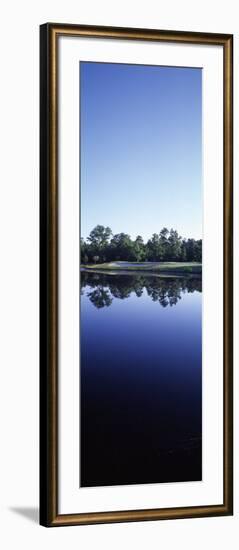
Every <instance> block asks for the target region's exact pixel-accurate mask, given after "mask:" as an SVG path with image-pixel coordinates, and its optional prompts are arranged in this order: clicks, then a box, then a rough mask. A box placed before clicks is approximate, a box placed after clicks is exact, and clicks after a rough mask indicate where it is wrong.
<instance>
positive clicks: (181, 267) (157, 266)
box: [81, 262, 202, 275]
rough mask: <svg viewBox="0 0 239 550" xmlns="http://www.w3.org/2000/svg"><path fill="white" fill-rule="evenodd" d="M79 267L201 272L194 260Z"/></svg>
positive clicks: (112, 263) (183, 272)
mask: <svg viewBox="0 0 239 550" xmlns="http://www.w3.org/2000/svg"><path fill="white" fill-rule="evenodd" d="M81 267H82V268H83V269H87V270H89V271H90V270H92V271H94V270H97V271H100V270H102V271H124V272H125V271H134V272H135V271H141V272H142V271H143V272H145V271H147V272H151V273H166V274H168V273H172V274H185V275H187V274H188V275H192V274H198V275H200V274H201V273H202V264H200V263H196V262H108V263H103V264H85V265H84V264H83V265H82V266H81Z"/></svg>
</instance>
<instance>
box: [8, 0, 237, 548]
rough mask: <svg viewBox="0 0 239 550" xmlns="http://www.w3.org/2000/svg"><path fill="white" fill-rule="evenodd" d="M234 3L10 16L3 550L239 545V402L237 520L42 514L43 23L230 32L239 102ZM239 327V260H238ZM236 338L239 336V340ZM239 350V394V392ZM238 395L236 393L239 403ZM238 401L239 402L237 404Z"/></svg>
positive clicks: (33, 6)
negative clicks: (74, 520) (123, 520)
mask: <svg viewBox="0 0 239 550" xmlns="http://www.w3.org/2000/svg"><path fill="white" fill-rule="evenodd" d="M237 4H238V2H236V1H234V0H228V1H227V3H226V4H225V3H222V4H221V5H220V3H219V1H218V0H217V1H216V0H211V1H210V2H209V1H208V0H207V1H205V0H201V1H200V2H198V3H195V2H192V1H190V0H181V1H180V2H178V1H177V0H175V1H174V2H173V1H172V0H169V1H168V2H167V3H166V2H163V3H161V2H160V1H159V0H156V1H155V2H154V1H152V0H148V1H147V2H144V1H141V0H138V1H130V0H127V1H124V0H121V1H120V2H112V0H111V1H110V0H109V1H104V0H102V1H101V2H99V1H97V0H95V1H94V2H93V1H91V0H88V1H87V2H80V1H79V0H75V1H73V0H67V1H66V0H65V1H64V2H61V1H60V0H52V1H50V0H47V1H46V0H41V2H38V3H36V2H34V3H30V2H27V1H26V0H22V1H21V2H16V0H15V1H14V2H8V4H7V3H5V4H4V9H3V8H2V10H1V23H2V25H1V48H0V52H1V85H0V93H1V101H0V121H1V122H0V131H1V153H2V154H1V163H0V170H1V177H0V186H1V197H0V224H1V227H0V253H1V256H0V258H1V269H0V277H1V284H0V293H1V295H0V314H1V327H0V329H1V332H0V334H1V346H0V355H1V357H0V365H1V382H0V407H1V414H0V422H1V428H0V433H1V452H0V461H1V464H0V500H1V511H0V523H1V526H0V543H1V546H2V548H4V550H5V549H6V550H8V549H12V548H18V547H20V548H22V547H24V548H25V549H26V550H28V549H31V548H34V549H36V550H37V549H40V548H42V547H43V548H45V549H47V550H48V549H50V548H52V547H54V548H59V549H60V550H61V549H62V550H63V549H65V548H66V547H68V548H70V549H71V548H82V549H83V548H84V550H85V549H86V550H88V549H93V548H97V549H99V548H100V549H101V548H102V549H103V548H104V549H111V548H114V549H115V548H116V549H121V548H124V547H125V548H130V547H133V548H140V549H141V548H142V549H143V548H145V547H147V548H159V547H160V548H163V549H174V548H175V547H177V549H178V548H179V549H180V548H182V549H186V550H187V549H191V548H192V547H193V548H194V549H196V550H197V549H199V548H200V549H201V548H203V547H204V546H205V547H208V546H210V545H213V547H214V548H217V549H224V548H226V547H228V548H230V550H231V549H232V550H234V549H236V548H237V547H238V536H239V504H238V496H239V469H238V464H239V445H238V443H239V439H238V436H239V406H238V404H235V416H236V421H235V457H236V460H235V515H234V517H228V518H207V519H193V520H177V521H166V522H149V523H135V524H122V525H107V526H105V525H103V526H92V527H70V528H69V527H67V528H57V529H45V528H43V527H39V526H38V524H37V507H38V207H39V201H38V130H39V128H38V25H39V24H40V23H44V22H46V21H57V22H68V23H71V22H72V23H88V24H104V25H118V26H120V25H122V26H136V27H137V26H138V27H155V28H165V29H178V30H180V29H181V30H192V31H212V32H228V33H234V35H235V42H234V46H235V50H234V53H235V89H234V93H235V98H238V97H239V86H238V85H239V64H238V58H239V55H238V54H239V23H238V16H237V11H238V10H237ZM234 113H235V118H234V125H235V144H234V147H235V152H236V154H235V174H234V177H235V198H234V201H235V208H236V211H235V256H236V252H237V251H238V250H239V215H238V213H239V204H238V201H239V193H238V176H239V174H238V150H239V149H238V146H239V143H238V132H239V130H238V128H239V105H238V101H236V100H235V102H234ZM235 260H236V263H237V265H236V269H235V281H236V282H237V284H236V285H235V310H236V315H235V317H236V319H235V320H236V327H235V328H236V330H235V334H236V335H237V332H238V330H239V326H238V320H239V317H238V312H239V300H238V296H239V295H238V290H239V286H238V284H239V283H238V281H239V271H238V268H239V264H238V256H236V257H235ZM235 339H236V338H235ZM238 352H239V348H238V344H236V346H235V390H236V388H238V387H239V385H238V382H239V379H238V378H239V377H238V369H239V362H238V360H239V354H238ZM236 399H237V401H238V399H239V397H238V391H237V392H236V391H235V401H236ZM238 402H239V401H238Z"/></svg>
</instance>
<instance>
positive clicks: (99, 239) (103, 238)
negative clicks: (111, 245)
mask: <svg viewBox="0 0 239 550" xmlns="http://www.w3.org/2000/svg"><path fill="white" fill-rule="evenodd" d="M111 235H112V231H111V229H110V227H104V226H103V225H96V227H94V229H92V231H91V232H90V235H89V237H87V240H88V241H89V243H90V245H91V246H92V247H97V248H98V249H101V248H104V247H105V246H106V245H107V244H108V242H109V238H110V237H111Z"/></svg>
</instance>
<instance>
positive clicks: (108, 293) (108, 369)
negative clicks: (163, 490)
mask: <svg viewBox="0 0 239 550" xmlns="http://www.w3.org/2000/svg"><path fill="white" fill-rule="evenodd" d="M81 293H82V296H81V411H80V412H81V453H80V456H81V465H80V472H81V476H80V477H81V486H85V487H89V486H102V485H121V484H132V483H159V482H175V481H196V480H201V478H202V464H201V463H202V461H201V397H202V396H201V374H202V373H201V370H202V369H201V279H200V278H170V277H167V278H160V277H157V276H154V275H146V276H141V275H128V274H124V275H122V274H120V275H119V274H102V273H92V272H91V273H86V272H83V273H81Z"/></svg>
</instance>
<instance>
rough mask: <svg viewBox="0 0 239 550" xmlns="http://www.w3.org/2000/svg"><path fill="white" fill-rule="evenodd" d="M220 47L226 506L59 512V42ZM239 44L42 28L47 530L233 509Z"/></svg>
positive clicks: (163, 34) (182, 35)
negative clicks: (237, 76) (238, 56)
mask: <svg viewBox="0 0 239 550" xmlns="http://www.w3.org/2000/svg"><path fill="white" fill-rule="evenodd" d="M63 35H64V36H66V35H67V36H81V37H86V38H87V37H97V38H111V39H112V38H115V39H121V40H124V39H127V40H136V39H137V40H142V41H148V40H151V41H164V42H173V43H175V44H177V43H178V44H180V43H187V44H202V45H203V44H204V45H220V46H222V47H223V53H224V84H223V87H224V113H223V116H224V137H223V139H224V159H223V161H224V297H223V300H224V466H223V468H224V471H223V473H224V491H223V493H224V498H223V504H220V505H210V506H193V507H183V508H164V509H151V510H148V509H147V510H133V511H132V510H130V511H115V512H103V511H102V512H100V513H79V514H64V515H60V514H59V513H58V482H57V479H58V390H57V386H58V384H57V380H58V356H57V355H58V351H57V347H58V346H57V342H58V328H57V327H58V299H57V293H58V267H57V266H58V234H57V218H58V202H57V195H58V176H57V164H58V159H57V150H58V148H57V74H58V47H57V45H58V38H59V37H60V36H63ZM232 49H233V37H232V35H228V34H210V33H191V32H175V31H160V30H148V29H127V28H114V27H95V26H92V27H91V26H83V25H65V24H54V23H47V24H45V25H42V26H41V27H40V72H41V74H40V76H41V130H40V149H41V153H40V157H41V158H40V164H41V174H40V209H41V212H40V232H41V268H40V276H41V288H40V290H41V298H40V312H41V313H40V333H41V347H40V367H41V371H40V402H41V408H40V523H41V525H44V526H64V525H65V526H66V525H80V524H81V525H82V524H94V523H112V522H122V521H142V520H158V519H173V518H192V517H205V516H216V515H217V516H219V515H220V516H223V515H230V514H232V510H233V471H232V467H233V433H232V431H233V411H232V409H233V405H232V399H233V374H232V329H233V314H232V300H233V290H232V281H233V275H232V273H233V264H232V253H233V248H232V247H233V237H232V223H233V220H232V215H233V201H232V186H233V183H232V164H233V163H232V133H233V132H232V107H233V101H232V87H233V85H232V72H233V54H232Z"/></svg>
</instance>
